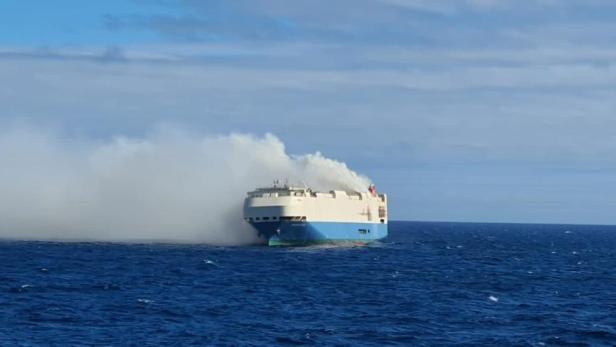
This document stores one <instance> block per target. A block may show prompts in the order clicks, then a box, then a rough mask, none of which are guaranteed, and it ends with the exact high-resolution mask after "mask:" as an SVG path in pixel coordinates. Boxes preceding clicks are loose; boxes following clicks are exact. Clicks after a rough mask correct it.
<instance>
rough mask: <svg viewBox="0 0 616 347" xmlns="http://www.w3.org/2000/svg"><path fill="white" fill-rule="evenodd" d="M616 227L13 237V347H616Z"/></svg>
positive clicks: (0, 311)
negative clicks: (175, 241)
mask: <svg viewBox="0 0 616 347" xmlns="http://www.w3.org/2000/svg"><path fill="white" fill-rule="evenodd" d="M614 344H616V227H606V226H572V225H521V224H517V225H516V224H465V223H423V222H391V224H390V237H389V239H387V240H386V241H385V242H382V243H376V244H373V245H371V246H364V247H350V246H347V247H306V248H267V247H256V246H255V247H235V248H234V247H211V246H205V245H171V244H163V245H161V244H132V245H129V244H111V243H54V242H14V241H4V242H2V241H0V345H1V346H48V345H51V346H67V345H68V346H81V345H84V346H90V345H91V346H156V345H177V346H204V345H220V346H271V345H327V346H330V345H336V346H355V345H367V346H369V345H372V346H383V345H390V346H409V345H412V346H587V345H589V346H590V345H592V346H600V345H606V346H611V345H614Z"/></svg>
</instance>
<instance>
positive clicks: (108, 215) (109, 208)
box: [0, 128, 370, 245]
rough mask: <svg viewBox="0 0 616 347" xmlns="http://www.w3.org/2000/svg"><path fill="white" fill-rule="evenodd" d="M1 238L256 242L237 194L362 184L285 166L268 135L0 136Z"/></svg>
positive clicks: (301, 160)
mask: <svg viewBox="0 0 616 347" xmlns="http://www.w3.org/2000/svg"><path fill="white" fill-rule="evenodd" d="M0 168H2V169H1V170H0V191H1V192H2V194H1V195H0V238H9V239H34V240H100V241H172V242H199V243H206V244H212V245H239V244H250V243H256V242H259V240H257V239H256V236H255V232H253V231H252V230H251V229H250V227H249V226H248V225H247V224H246V223H244V221H243V219H242V212H241V206H242V203H243V198H244V196H245V193H246V192H247V191H249V190H252V189H254V188H256V187H258V186H263V185H268V184H271V182H272V180H273V179H277V178H281V179H285V178H287V179H289V181H290V182H298V183H299V182H305V183H306V184H307V185H309V186H311V187H313V188H315V189H319V190H329V189H347V190H365V189H366V187H367V185H368V184H369V183H370V181H369V180H368V178H366V177H364V176H360V175H358V174H356V173H355V172H353V171H351V170H350V169H349V168H348V167H347V166H346V165H345V164H344V163H342V162H338V161H335V160H332V159H328V158H326V157H324V156H322V155H321V154H320V153H318V152H317V153H315V154H307V155H300V156H290V155H289V154H287V153H286V151H285V146H284V144H283V143H282V142H281V141H280V140H279V139H278V138H276V137H275V136H273V135H269V134H268V135H265V136H263V137H256V136H252V135H241V134H232V135H228V136H206V137H200V136H195V135H193V134H188V133H187V132H185V131H178V130H170V129H166V130H160V131H157V132H156V133H153V134H150V135H148V136H145V137H143V138H128V137H115V138H114V139H113V140H111V141H93V140H83V139H82V140H77V139H71V140H67V139H66V137H61V136H57V135H56V134H54V133H51V132H48V131H41V130H32V129H23V128H21V129H16V128H12V129H10V130H8V131H4V132H0Z"/></svg>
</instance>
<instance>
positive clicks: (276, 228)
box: [250, 221, 387, 246]
mask: <svg viewBox="0 0 616 347" xmlns="http://www.w3.org/2000/svg"><path fill="white" fill-rule="evenodd" d="M250 224H251V225H252V226H253V227H254V228H255V229H257V231H258V233H259V236H260V237H263V238H265V239H267V240H268V244H269V245H270V246H304V245H311V244H320V243H339V242H352V243H355V242H359V243H368V242H371V241H375V240H381V239H384V238H385V237H387V224H384V223H342V222H300V221H282V222H260V223H254V222H253V223H250Z"/></svg>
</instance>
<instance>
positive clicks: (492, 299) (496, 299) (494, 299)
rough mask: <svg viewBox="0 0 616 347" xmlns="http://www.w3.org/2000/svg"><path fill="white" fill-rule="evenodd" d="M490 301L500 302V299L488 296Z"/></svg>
mask: <svg viewBox="0 0 616 347" xmlns="http://www.w3.org/2000/svg"><path fill="white" fill-rule="evenodd" d="M488 299H490V301H492V302H498V298H497V297H495V296H494V295H490V296H488Z"/></svg>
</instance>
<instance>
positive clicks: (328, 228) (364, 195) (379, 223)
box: [244, 183, 387, 246]
mask: <svg viewBox="0 0 616 347" xmlns="http://www.w3.org/2000/svg"><path fill="white" fill-rule="evenodd" d="M244 219H245V220H246V222H248V223H250V225H252V226H253V227H254V229H256V231H257V232H258V235H259V237H261V238H264V239H266V240H267V241H268V244H269V245H270V246H303V245H311V244H319V243H339V242H349V243H368V242H371V241H375V240H381V239H383V238H385V237H386V236H387V195H386V194H378V193H377V191H376V188H375V187H374V185H371V186H370V187H369V188H368V192H356V191H343V190H332V191H329V192H317V191H313V190H312V189H310V188H308V187H294V186H289V185H287V184H285V185H280V184H278V183H274V185H273V186H272V187H268V188H259V189H257V190H255V191H252V192H249V193H248V196H247V197H246V199H245V201H244Z"/></svg>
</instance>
